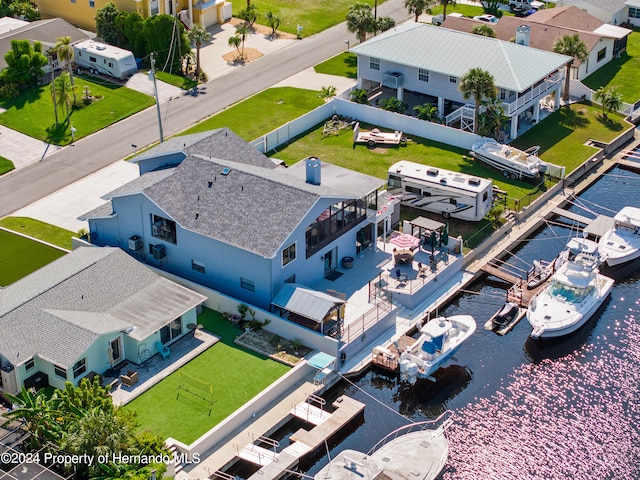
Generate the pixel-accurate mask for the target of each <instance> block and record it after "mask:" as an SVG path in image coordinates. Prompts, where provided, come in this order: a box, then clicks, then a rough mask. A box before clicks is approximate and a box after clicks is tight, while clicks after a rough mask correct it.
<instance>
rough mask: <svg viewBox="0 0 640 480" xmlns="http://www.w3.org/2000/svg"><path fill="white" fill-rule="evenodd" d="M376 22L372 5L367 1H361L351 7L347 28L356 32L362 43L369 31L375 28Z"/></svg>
mask: <svg viewBox="0 0 640 480" xmlns="http://www.w3.org/2000/svg"><path fill="white" fill-rule="evenodd" d="M375 23H376V22H375V19H374V18H373V13H371V7H370V6H369V5H367V4H366V3H361V2H359V3H356V4H355V5H352V6H351V7H349V13H347V29H348V30H349V31H350V32H352V33H355V34H356V36H357V37H358V40H359V41H360V43H362V42H364V41H365V40H366V38H367V33H371V32H373V31H374V30H375Z"/></svg>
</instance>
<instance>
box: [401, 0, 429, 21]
mask: <svg viewBox="0 0 640 480" xmlns="http://www.w3.org/2000/svg"><path fill="white" fill-rule="evenodd" d="M430 3H431V2H430V0H405V2H404V6H405V7H406V8H407V9H408V10H409V13H412V14H414V15H415V21H416V22H417V21H418V17H420V15H422V14H423V13H424V12H425V10H428V9H429V5H430Z"/></svg>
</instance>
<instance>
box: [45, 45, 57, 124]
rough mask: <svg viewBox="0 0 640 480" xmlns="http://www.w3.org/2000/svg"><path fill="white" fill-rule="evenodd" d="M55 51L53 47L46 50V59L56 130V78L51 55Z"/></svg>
mask: <svg viewBox="0 0 640 480" xmlns="http://www.w3.org/2000/svg"><path fill="white" fill-rule="evenodd" d="M54 52H55V50H54V48H53V47H50V48H49V49H48V50H47V57H49V70H51V91H52V92H53V111H54V112H55V114H56V128H58V102H57V101H56V86H55V80H56V76H55V73H54V71H53V54H54Z"/></svg>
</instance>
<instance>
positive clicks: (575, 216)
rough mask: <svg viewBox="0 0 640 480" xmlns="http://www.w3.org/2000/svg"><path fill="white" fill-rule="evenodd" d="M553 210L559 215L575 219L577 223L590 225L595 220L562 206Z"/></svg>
mask: <svg viewBox="0 0 640 480" xmlns="http://www.w3.org/2000/svg"><path fill="white" fill-rule="evenodd" d="M551 212H552V213H554V214H556V215H558V216H559V217H564V218H568V219H569V220H573V221H574V222H575V223H578V224H580V225H585V226H586V225H589V224H590V223H591V222H593V220H594V219H593V218H589V217H585V216H584V215H579V214H577V213H574V212H570V211H569V210H565V209H564V208H560V207H557V208H554V209H553V210H552V211H551Z"/></svg>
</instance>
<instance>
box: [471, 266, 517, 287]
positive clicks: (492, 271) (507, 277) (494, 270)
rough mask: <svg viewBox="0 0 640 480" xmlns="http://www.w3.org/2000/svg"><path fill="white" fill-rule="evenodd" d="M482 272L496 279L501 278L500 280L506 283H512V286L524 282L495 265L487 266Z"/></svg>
mask: <svg viewBox="0 0 640 480" xmlns="http://www.w3.org/2000/svg"><path fill="white" fill-rule="evenodd" d="M480 270H482V271H483V272H485V273H488V274H489V275H493V276H494V277H497V278H499V279H500V280H504V281H505V282H508V283H511V284H512V285H517V284H519V283H521V282H522V281H523V279H522V277H518V276H516V275H514V274H513V273H510V272H507V271H506V270H504V269H502V268H498V267H496V266H494V265H490V264H488V263H487V264H486V265H484V266H483V267H482V268H481V269H480Z"/></svg>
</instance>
